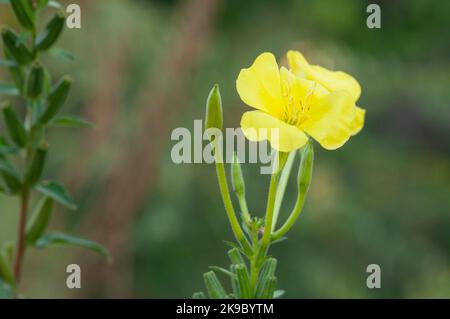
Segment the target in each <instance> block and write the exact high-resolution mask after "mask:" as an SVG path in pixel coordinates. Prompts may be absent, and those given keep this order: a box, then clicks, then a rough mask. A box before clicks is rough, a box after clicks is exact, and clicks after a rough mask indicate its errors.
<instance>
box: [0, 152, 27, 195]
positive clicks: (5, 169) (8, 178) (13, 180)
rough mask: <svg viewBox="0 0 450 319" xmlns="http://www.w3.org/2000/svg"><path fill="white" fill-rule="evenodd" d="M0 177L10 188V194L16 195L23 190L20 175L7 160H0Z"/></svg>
mask: <svg viewBox="0 0 450 319" xmlns="http://www.w3.org/2000/svg"><path fill="white" fill-rule="evenodd" d="M0 175H1V176H2V178H3V181H4V182H5V185H6V186H7V188H8V192H9V193H11V194H16V193H18V192H19V191H20V189H21V188H22V183H21V181H20V177H19V173H18V172H17V170H16V168H15V167H14V165H12V164H11V163H10V162H8V161H7V160H6V159H5V158H0Z"/></svg>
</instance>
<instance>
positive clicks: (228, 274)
mask: <svg viewBox="0 0 450 319" xmlns="http://www.w3.org/2000/svg"><path fill="white" fill-rule="evenodd" d="M209 269H211V270H215V271H217V272H221V273H222V274H224V275H227V276H229V277H231V278H236V275H235V274H233V273H232V272H231V271H229V270H226V269H225V268H222V267H218V266H210V267H209Z"/></svg>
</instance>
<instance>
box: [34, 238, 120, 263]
mask: <svg viewBox="0 0 450 319" xmlns="http://www.w3.org/2000/svg"><path fill="white" fill-rule="evenodd" d="M56 244H63V245H73V246H78V247H82V248H86V249H89V250H91V251H93V252H95V253H97V254H99V255H101V256H103V257H105V258H107V259H108V260H111V255H110V254H109V251H108V250H107V249H106V248H105V247H103V246H102V245H100V244H98V243H96V242H93V241H91V240H88V239H84V238H80V237H75V236H71V235H67V234H62V233H49V234H46V235H44V236H42V237H41V238H39V239H38V240H37V241H36V243H35V245H34V246H35V247H37V248H47V247H49V246H51V245H56Z"/></svg>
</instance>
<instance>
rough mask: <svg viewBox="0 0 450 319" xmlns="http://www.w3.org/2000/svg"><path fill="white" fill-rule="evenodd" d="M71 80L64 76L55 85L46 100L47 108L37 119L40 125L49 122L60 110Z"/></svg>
mask: <svg viewBox="0 0 450 319" xmlns="http://www.w3.org/2000/svg"><path fill="white" fill-rule="evenodd" d="M71 85H72V79H71V78H70V77H69V76H64V77H63V78H62V79H61V80H59V82H58V83H57V84H56V85H55V87H54V88H53V90H52V91H51V92H50V94H49V96H48V98H47V108H46V110H45V111H44V113H43V114H42V116H41V117H40V119H39V122H40V123H41V124H45V123H47V122H49V121H50V120H51V119H52V118H53V117H54V116H55V115H56V114H57V113H58V112H59V110H60V109H61V107H62V106H63V105H64V102H66V100H67V97H68V95H69V91H70V87H71Z"/></svg>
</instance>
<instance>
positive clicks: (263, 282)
mask: <svg viewBox="0 0 450 319" xmlns="http://www.w3.org/2000/svg"><path fill="white" fill-rule="evenodd" d="M276 268H277V260H276V259H275V258H268V259H267V260H266V261H265V262H264V264H263V265H262V267H261V272H260V274H259V278H258V282H257V285H256V298H262V296H263V295H264V294H266V293H267V292H266V290H267V287H268V286H269V285H270V280H271V278H273V277H274V275H275V271H276Z"/></svg>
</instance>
